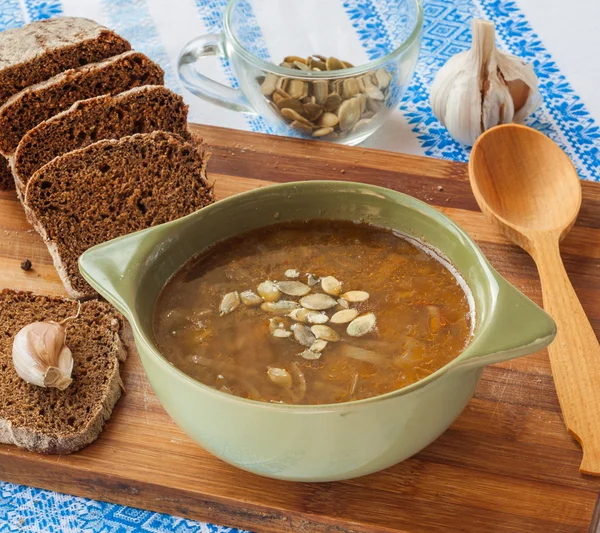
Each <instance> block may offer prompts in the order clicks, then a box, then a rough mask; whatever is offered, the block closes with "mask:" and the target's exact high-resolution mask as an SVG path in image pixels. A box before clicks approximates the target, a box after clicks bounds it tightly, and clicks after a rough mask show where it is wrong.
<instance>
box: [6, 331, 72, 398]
mask: <svg viewBox="0 0 600 533" xmlns="http://www.w3.org/2000/svg"><path fill="white" fill-rule="evenodd" d="M65 337H66V331H65V328H64V327H63V326H61V325H60V324H57V323H56V322H34V323H32V324H28V325H27V326H25V327H24V328H22V329H21V330H20V331H19V332H18V333H17V334H16V335H15V339H14V341H13V350H12V357H13V365H14V367H15V370H16V371H17V374H18V375H19V377H20V378H22V379H24V380H25V381H27V382H28V383H31V384H32V385H38V386H40V387H56V388H57V389H60V390H64V389H66V388H67V387H68V386H69V385H70V384H71V381H72V379H71V372H72V371H73V355H72V354H71V350H70V349H69V347H68V346H67V345H66V344H65Z"/></svg>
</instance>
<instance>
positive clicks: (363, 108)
mask: <svg viewBox="0 0 600 533" xmlns="http://www.w3.org/2000/svg"><path fill="white" fill-rule="evenodd" d="M354 98H357V99H358V101H359V102H360V114H361V116H362V114H363V113H364V112H365V111H366V110H367V97H366V96H365V95H364V94H357V95H356V96H355V97H354Z"/></svg>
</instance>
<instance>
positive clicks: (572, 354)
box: [532, 239, 600, 475]
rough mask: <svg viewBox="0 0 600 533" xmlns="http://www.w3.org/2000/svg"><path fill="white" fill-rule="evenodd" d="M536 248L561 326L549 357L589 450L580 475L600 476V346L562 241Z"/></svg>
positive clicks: (572, 427) (562, 398) (549, 303)
mask: <svg viewBox="0 0 600 533" xmlns="http://www.w3.org/2000/svg"><path fill="white" fill-rule="evenodd" d="M533 248H534V249H533V250H532V256H533V258H534V260H535V262H536V264H537V267H538V270H539V273H540V279H541V282H542V295H543V298H544V308H545V309H546V311H547V312H548V313H549V314H550V315H551V316H552V318H554V320H555V321H556V324H557V335H556V339H555V340H554V342H553V343H552V344H551V345H550V346H549V347H548V353H549V355H550V365H551V367H552V375H553V377H554V385H555V387H556V392H557V395H558V399H559V402H560V408H561V410H562V414H563V419H564V422H565V425H566V426H567V431H568V432H569V433H570V434H571V435H572V436H573V437H574V438H575V439H576V440H577V441H578V442H579V444H580V445H581V447H582V449H583V460H582V462H581V465H580V467H579V470H580V471H581V472H583V473H584V474H592V475H600V344H598V339H597V338H596V334H595V333H594V330H593V329H592V326H591V324H590V322H589V320H588V318H587V316H586V314H585V311H584V310H583V307H582V306H581V303H580V301H579V298H577V294H576V293H575V290H574V289H573V285H571V281H570V280H569V277H568V275H567V272H566V271H565V267H564V265H563V262H562V258H561V256H560V249H559V245H558V240H554V239H552V240H550V239H548V240H546V239H544V240H542V241H540V242H539V243H538V244H536V245H535V246H534V247H533Z"/></svg>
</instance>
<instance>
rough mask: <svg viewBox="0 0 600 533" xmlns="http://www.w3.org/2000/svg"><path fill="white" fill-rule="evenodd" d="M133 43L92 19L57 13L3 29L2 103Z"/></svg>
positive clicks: (0, 46) (0, 55) (0, 48)
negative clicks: (21, 92) (52, 16)
mask: <svg viewBox="0 0 600 533" xmlns="http://www.w3.org/2000/svg"><path fill="white" fill-rule="evenodd" d="M130 49H131V45H130V44H129V43H128V42H127V41H126V40H125V39H123V38H122V37H120V36H119V35H117V34H116V33H114V32H113V31H110V30H109V29H107V28H105V27H104V26H100V25H99V24H97V23H96V22H94V21H93V20H89V19H85V18H77V17H58V18H52V19H49V20H42V21H38V22H32V23H31V24H27V25H25V26H22V27H21V28H15V29H11V30H6V31H3V32H1V33H0V105H2V104H4V103H5V102H6V100H8V99H9V98H10V97H11V96H13V95H14V94H16V93H18V92H20V91H22V90H23V89H25V88H26V87H29V86H30V85H34V84H36V83H40V82H42V81H44V80H47V79H48V78H51V77H52V76H55V75H56V74H58V73H59V72H62V71H64V70H67V69H71V68H77V67H80V66H82V65H86V64H87V63H96V62H98V61H102V60H103V59H106V58H108V57H111V56H114V55H117V54H122V53H123V52H126V51H127V50H130Z"/></svg>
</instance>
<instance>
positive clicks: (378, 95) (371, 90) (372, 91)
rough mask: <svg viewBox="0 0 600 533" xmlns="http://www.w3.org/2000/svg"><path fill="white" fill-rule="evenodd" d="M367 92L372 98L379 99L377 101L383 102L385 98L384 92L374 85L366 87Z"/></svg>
mask: <svg viewBox="0 0 600 533" xmlns="http://www.w3.org/2000/svg"><path fill="white" fill-rule="evenodd" d="M365 94H366V95H367V96H368V97H369V98H370V99H371V100H377V101H380V102H383V101H384V100H385V96H384V94H383V93H382V92H381V91H380V90H379V89H378V88H377V87H374V86H371V87H367V88H366V89H365Z"/></svg>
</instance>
